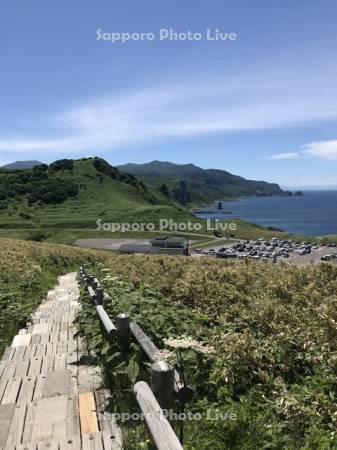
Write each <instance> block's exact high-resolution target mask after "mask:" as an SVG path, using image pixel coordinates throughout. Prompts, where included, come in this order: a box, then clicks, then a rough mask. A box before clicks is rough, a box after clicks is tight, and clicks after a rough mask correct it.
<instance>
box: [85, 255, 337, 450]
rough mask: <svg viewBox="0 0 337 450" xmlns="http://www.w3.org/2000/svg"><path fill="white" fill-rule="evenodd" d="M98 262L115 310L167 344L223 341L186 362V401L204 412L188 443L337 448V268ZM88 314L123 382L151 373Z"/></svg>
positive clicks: (98, 343)
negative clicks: (189, 390)
mask: <svg viewBox="0 0 337 450" xmlns="http://www.w3.org/2000/svg"><path fill="white" fill-rule="evenodd" d="M93 271H94V273H95V274H96V275H97V276H98V277H99V278H100V280H101V281H102V282H103V284H104V286H105V287H106V288H107V290H108V292H110V294H111V296H112V298H113V299H114V301H113V303H112V304H111V305H109V306H108V307H107V309H108V311H109V314H110V315H111V316H112V317H113V316H115V315H116V314H117V313H121V312H126V313H129V314H130V315H131V317H132V318H133V319H134V320H136V321H137V322H138V323H139V324H141V326H142V327H143V328H144V330H145V331H146V332H147V333H148V334H149V335H150V336H151V337H152V339H153V340H154V341H155V342H156V344H157V345H158V346H159V347H160V348H164V347H165V338H168V337H176V336H181V335H185V336H190V337H192V338H193V339H197V340H198V341H201V342H203V343H205V344H207V345H208V346H210V347H212V348H213V349H214V353H210V354H207V355H203V356H202V355H198V354H196V355H194V356H193V352H192V354H191V355H190V356H189V357H188V358H187V360H186V368H185V370H186V374H187V378H188V381H189V383H190V384H191V385H192V386H193V387H194V389H195V396H194V399H193V402H192V403H191V404H189V406H188V408H187V410H188V411H193V412H194V413H195V412H198V413H201V414H202V416H203V418H204V420H202V421H187V422H186V424H185V435H186V439H185V443H186V448H188V449H192V448H193V449H197V450H204V449H206V448H207V449H208V448H209V449H212V450H213V449H214V450H220V449H224V448H228V449H256V450H257V449H267V448H268V449H271V448H273V449H280V450H281V449H302V450H309V449H333V448H337V437H336V433H335V427H336V417H337V402H336V396H337V381H336V380H337V378H336V375H337V267H335V266H332V265H320V266H315V267H307V268H301V267H295V266H292V265H288V264H280V265H272V264H259V263H250V262H247V263H243V262H242V263H240V262H237V263H233V262H232V263H230V262H226V261H216V260H211V259H209V260H206V259H202V260H200V259H199V260H195V259H184V260H182V259H180V258H174V257H153V256H133V257H132V256H113V257H109V258H108V259H107V260H106V261H105V264H104V265H100V266H99V265H96V266H95V267H94V269H93ZM81 320H82V322H81V321H80V323H82V325H83V327H82V332H83V333H84V334H87V336H89V337H90V339H89V342H90V343H91V344H90V345H91V346H92V348H94V349H96V350H97V351H98V354H99V352H100V351H101V362H102V364H103V365H104V366H105V367H106V369H107V372H106V373H107V377H108V379H109V380H110V383H111V385H112V387H114V388H115V390H117V391H118V389H119V388H121V389H123V392H124V393H125V392H127V390H128V389H131V384H132V382H134V381H135V379H139V378H144V376H146V375H144V373H146V371H147V370H148V368H147V366H146V365H144V364H145V361H146V360H145V359H144V358H143V356H142V355H141V354H140V352H139V351H137V350H136V347H135V348H133V350H132V352H133V353H131V355H128V358H126V359H123V357H122V356H121V354H120V349H119V347H118V345H115V344H112V346H111V347H109V345H108V346H107V344H106V339H105V338H104V335H103V337H102V333H101V330H100V329H99V327H98V326H97V317H96V316H95V313H94V312H92V307H91V306H89V307H88V308H87V309H84V312H83V316H82V318H81ZM130 359H131V360H132V364H131V363H130ZM114 371H115V375H112V374H114ZM147 376H149V374H148V372H147ZM128 378H129V382H128V383H127V381H126V380H127V379H128ZM123 395H124V394H123ZM120 397H123V396H120ZM120 397H119V396H117V397H116V400H117V401H118V400H119V401H121V398H120ZM131 397H132V396H130V398H131ZM128 407H129V406H127V405H126V404H123V403H122V402H121V403H120V408H121V409H122V411H121V412H124V409H125V408H128ZM207 410H208V411H209V413H210V414H211V415H212V416H213V417H214V415H215V414H216V411H218V412H221V413H223V414H226V412H227V413H228V412H231V413H233V414H234V415H235V419H234V420H227V419H226V420H221V419H220V420H206V417H207ZM129 425H130V424H129ZM134 432H135V433H136V435H137V426H136V425H135V428H134ZM130 448H137V447H136V446H133V445H132V444H131V446H130Z"/></svg>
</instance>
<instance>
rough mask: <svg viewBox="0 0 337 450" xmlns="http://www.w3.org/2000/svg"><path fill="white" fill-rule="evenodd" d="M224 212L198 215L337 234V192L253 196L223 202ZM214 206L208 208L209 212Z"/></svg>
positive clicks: (306, 232)
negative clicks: (228, 212) (290, 195)
mask: <svg viewBox="0 0 337 450" xmlns="http://www.w3.org/2000/svg"><path fill="white" fill-rule="evenodd" d="M222 207H223V209H225V210H226V211H231V213H232V214H222V213H221V212H220V213H219V212H217V210H216V208H214V213H213V214H196V215H197V216H198V217H200V218H203V219H208V218H211V219H215V218H219V219H224V218H231V217H232V218H240V219H242V220H245V221H247V222H252V223H256V224H259V225H263V226H266V227H270V226H274V227H278V228H280V229H282V230H284V231H287V232H289V233H295V234H302V235H307V236H322V235H326V234H337V191H311V192H309V191H306V192H304V195H303V196H302V197H301V196H299V197H295V196H294V197H250V198H242V199H239V200H235V201H224V202H223V203H222ZM210 209H212V208H207V211H210Z"/></svg>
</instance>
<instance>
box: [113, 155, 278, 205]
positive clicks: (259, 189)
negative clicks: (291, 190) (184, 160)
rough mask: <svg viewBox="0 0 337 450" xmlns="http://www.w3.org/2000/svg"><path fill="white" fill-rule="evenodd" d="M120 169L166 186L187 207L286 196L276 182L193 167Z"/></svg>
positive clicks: (135, 166)
mask: <svg viewBox="0 0 337 450" xmlns="http://www.w3.org/2000/svg"><path fill="white" fill-rule="evenodd" d="M119 169H120V170H122V171H123V172H126V173H131V174H133V175H135V176H136V177H137V178H139V179H141V180H143V181H145V182H146V183H148V184H151V185H153V186H155V187H156V188H158V189H160V188H161V189H162V190H163V191H165V188H163V184H164V185H165V186H166V188H167V189H168V192H167V194H168V195H169V197H170V198H173V199H174V200H176V201H178V202H180V203H182V204H187V205H191V204H192V205H202V204H210V203H212V202H213V201H214V200H224V199H226V198H233V197H240V196H255V195H283V194H285V192H284V191H282V190H281V189H280V187H279V186H278V185H277V184H275V183H266V182H264V181H252V180H246V179H245V178H242V177H239V176H236V175H232V174H231V173H229V172H226V171H225V170H215V169H201V168H200V167H197V166H195V165H193V164H184V165H179V164H173V163H169V162H161V161H152V162H151V163H148V164H126V165H124V166H120V167H119Z"/></svg>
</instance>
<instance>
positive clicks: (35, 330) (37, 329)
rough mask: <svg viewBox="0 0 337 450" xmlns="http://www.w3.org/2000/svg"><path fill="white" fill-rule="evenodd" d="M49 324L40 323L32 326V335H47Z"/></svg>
mask: <svg viewBox="0 0 337 450" xmlns="http://www.w3.org/2000/svg"><path fill="white" fill-rule="evenodd" d="M48 327H49V324H48V323H38V324H36V325H33V326H32V330H31V332H30V333H31V334H45V333H48Z"/></svg>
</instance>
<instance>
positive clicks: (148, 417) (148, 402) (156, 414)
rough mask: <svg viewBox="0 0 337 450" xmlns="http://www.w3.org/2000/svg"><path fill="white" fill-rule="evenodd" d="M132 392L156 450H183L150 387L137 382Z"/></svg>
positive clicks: (142, 382)
mask: <svg viewBox="0 0 337 450" xmlns="http://www.w3.org/2000/svg"><path fill="white" fill-rule="evenodd" d="M133 391H134V393H135V396H136V399H137V402H138V405H139V407H140V409H141V411H142V413H143V414H144V419H145V422H146V424H147V426H148V428H149V430H150V433H151V436H152V439H153V442H154V443H155V445H156V447H157V449H158V450H183V447H182V445H181V444H180V442H179V439H178V437H177V435H176V434H175V432H174V431H173V428H172V427H171V425H170V424H169V422H168V420H167V418H166V417H165V415H164V413H163V411H162V409H161V407H160V405H159V403H158V402H157V400H156V397H155V396H154V394H153V392H152V391H151V389H150V386H149V385H148V384H147V383H145V382H144V381H139V382H138V383H136V384H135V386H134V388H133Z"/></svg>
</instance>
